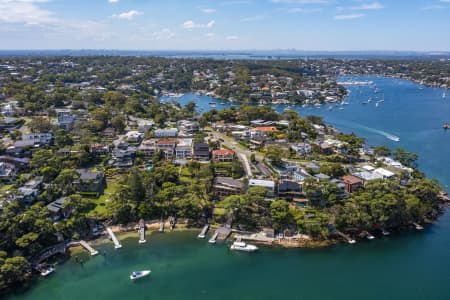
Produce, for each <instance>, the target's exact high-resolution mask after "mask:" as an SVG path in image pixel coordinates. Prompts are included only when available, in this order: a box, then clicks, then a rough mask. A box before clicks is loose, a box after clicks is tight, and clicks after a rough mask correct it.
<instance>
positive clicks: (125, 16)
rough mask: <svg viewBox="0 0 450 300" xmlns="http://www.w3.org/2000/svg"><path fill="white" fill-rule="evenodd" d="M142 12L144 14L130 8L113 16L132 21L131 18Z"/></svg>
mask: <svg viewBox="0 0 450 300" xmlns="http://www.w3.org/2000/svg"><path fill="white" fill-rule="evenodd" d="M142 14H143V12H141V11H137V10H130V11H127V12H123V13H121V14H118V15H112V17H113V18H117V19H123V20H128V21H131V20H133V18H134V17H136V16H139V15H142Z"/></svg>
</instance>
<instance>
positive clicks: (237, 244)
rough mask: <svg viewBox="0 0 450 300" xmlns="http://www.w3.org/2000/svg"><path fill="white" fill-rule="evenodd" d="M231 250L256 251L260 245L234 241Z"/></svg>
mask: <svg viewBox="0 0 450 300" xmlns="http://www.w3.org/2000/svg"><path fill="white" fill-rule="evenodd" d="M230 249H231V250H237V251H245V252H255V251H256V250H258V247H256V246H255V245H250V244H246V243H244V242H234V243H233V245H231V247H230Z"/></svg>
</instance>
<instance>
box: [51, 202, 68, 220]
mask: <svg viewBox="0 0 450 300" xmlns="http://www.w3.org/2000/svg"><path fill="white" fill-rule="evenodd" d="M66 199H67V198H66V197H61V198H58V199H56V200H55V201H53V202H51V203H50V204H48V205H47V209H48V211H49V212H50V216H51V217H52V219H53V221H54V222H56V221H59V220H61V219H65V218H67V217H69V216H70V213H71V208H70V207H68V206H65V205H64V204H65V202H66Z"/></svg>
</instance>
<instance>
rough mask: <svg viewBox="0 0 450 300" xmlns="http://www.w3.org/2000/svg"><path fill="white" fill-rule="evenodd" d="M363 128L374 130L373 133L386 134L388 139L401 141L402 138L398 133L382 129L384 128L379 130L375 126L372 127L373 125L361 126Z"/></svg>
mask: <svg viewBox="0 0 450 300" xmlns="http://www.w3.org/2000/svg"><path fill="white" fill-rule="evenodd" d="M361 128H363V129H365V130H367V131H370V132H373V133H377V134H379V135H382V136H384V137H385V138H387V139H388V140H391V141H394V142H400V138H399V137H398V136H396V135H393V134H390V133H388V132H386V131H382V130H378V129H375V128H371V127H366V126H361Z"/></svg>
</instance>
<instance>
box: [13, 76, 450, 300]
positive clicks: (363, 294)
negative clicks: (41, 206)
mask: <svg viewBox="0 0 450 300" xmlns="http://www.w3.org/2000/svg"><path fill="white" fill-rule="evenodd" d="M357 79H358V80H373V81H374V82H375V83H376V84H377V86H378V87H379V88H380V89H381V90H382V91H383V92H384V98H385V102H383V103H381V104H380V106H379V107H375V101H376V99H375V97H378V98H379V99H380V98H382V97H383V96H382V94H381V93H378V94H375V93H374V92H373V89H371V88H369V87H356V86H351V87H349V88H350V90H351V94H350V95H349V97H348V99H347V100H346V101H347V102H349V105H344V106H343V107H344V109H343V110H340V109H338V108H337V107H336V108H333V110H329V109H328V106H324V107H322V108H320V109H317V108H302V107H295V109H296V110H298V111H299V112H300V114H301V115H310V114H315V115H321V116H324V117H325V119H326V121H327V122H328V123H331V124H333V125H335V126H336V127H338V128H340V129H342V130H343V131H345V132H355V133H356V134H358V135H360V136H363V137H365V138H367V139H368V141H369V143H370V144H372V145H388V146H391V147H397V146H400V147H403V148H405V149H407V150H409V151H414V152H416V153H418V154H419V155H420V162H419V163H420V167H421V169H422V170H423V171H424V172H425V173H426V174H427V175H428V176H429V177H433V178H437V179H438V180H439V181H440V182H441V184H443V185H446V184H448V183H449V182H450V168H449V167H450V156H449V154H450V140H449V139H450V132H445V131H444V130H443V129H442V123H443V122H444V121H446V120H447V119H448V120H449V121H450V99H447V100H445V99H443V98H442V92H443V91H442V90H441V89H435V88H425V89H419V86H417V85H415V84H413V83H411V82H408V81H403V80H398V79H390V78H378V77H363V78H357ZM369 97H373V98H374V100H373V101H372V102H371V103H370V104H367V105H363V104H361V102H362V101H366V100H367V99H368V98H369ZM191 99H196V101H198V106H199V107H200V108H201V109H203V110H208V109H210V106H209V102H217V108H218V109H220V108H221V107H225V106H229V103H226V104H224V105H221V104H220V102H221V101H220V100H214V99H212V98H210V97H204V96H196V95H194V94H188V95H185V96H184V97H182V98H181V99H179V101H180V102H181V103H186V102H188V101H189V100H191ZM284 108H285V106H277V107H276V109H277V110H279V111H281V110H283V109H284ZM387 135H395V136H398V137H400V139H401V140H400V142H398V143H396V142H393V141H391V140H389V139H387V138H386V136H387ZM196 234H197V232H174V233H165V234H159V233H154V234H152V235H151V236H150V237H149V238H148V239H147V240H148V243H147V244H145V245H138V243H137V235H136V237H135V238H127V239H126V240H124V241H123V242H122V244H123V246H124V247H123V248H122V249H120V250H114V248H113V246H112V244H111V243H107V244H102V245H100V246H99V247H98V248H99V249H100V250H101V251H102V252H103V251H105V252H106V255H105V256H97V257H92V258H91V257H89V256H88V255H87V254H83V257H84V260H85V261H86V262H85V264H84V265H83V266H80V265H78V264H76V263H75V261H74V260H73V259H71V260H69V261H68V262H66V263H65V264H63V265H60V266H57V271H56V272H55V274H52V275H51V276H50V277H49V278H46V279H44V280H40V281H41V282H40V283H39V284H37V285H35V286H34V287H33V288H32V289H30V290H29V291H27V292H25V293H21V294H17V295H12V296H10V297H8V298H7V299H9V300H19V299H20V300H23V299H33V300H41V299H67V300H69V299H84V300H90V299H108V300H115V299H281V298H285V299H308V300H309V299H374V300H375V299H377V300H378V299H396V300H398V299H408V300H411V299H436V300H437V299H443V300H444V299H446V300H448V299H450V213H449V212H447V213H445V214H444V215H443V216H442V217H441V218H440V220H439V221H438V222H437V223H436V224H434V225H432V226H428V227H427V228H426V229H425V230H424V231H423V232H409V233H404V234H401V235H400V234H398V235H392V236H390V237H388V238H386V237H377V239H376V240H374V241H366V242H361V243H358V244H356V245H339V246H335V247H331V248H327V249H277V248H262V249H261V251H260V252H259V253H255V254H246V253H235V252H231V251H229V250H228V245H227V244H218V245H210V244H208V243H207V240H198V239H197V238H196ZM148 268H150V269H151V270H152V271H153V273H152V274H151V275H150V277H146V278H143V279H142V280H140V281H137V282H131V281H130V280H129V278H128V276H129V274H130V272H131V271H133V270H141V269H148Z"/></svg>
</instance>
